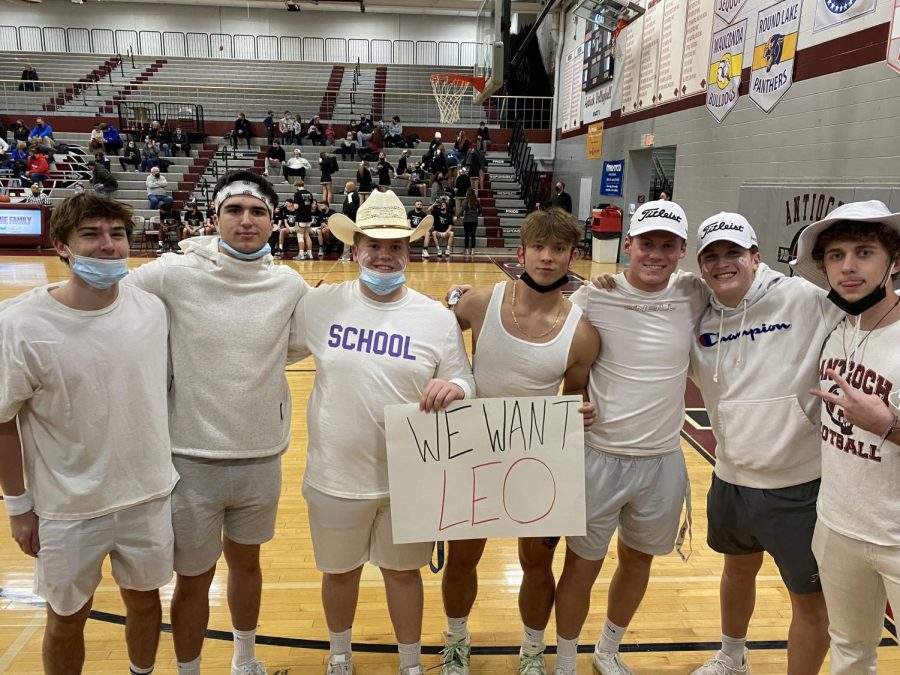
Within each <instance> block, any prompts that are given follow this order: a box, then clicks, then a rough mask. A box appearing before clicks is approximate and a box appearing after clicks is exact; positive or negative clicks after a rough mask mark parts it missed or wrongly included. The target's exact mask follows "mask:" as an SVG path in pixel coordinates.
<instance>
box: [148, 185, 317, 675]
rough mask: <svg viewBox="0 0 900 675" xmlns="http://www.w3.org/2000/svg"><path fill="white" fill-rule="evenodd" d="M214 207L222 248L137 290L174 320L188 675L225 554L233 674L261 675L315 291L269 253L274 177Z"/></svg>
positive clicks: (174, 260)
mask: <svg viewBox="0 0 900 675" xmlns="http://www.w3.org/2000/svg"><path fill="white" fill-rule="evenodd" d="M213 200H214V202H215V208H216V213H217V214H218V229H219V235H217V236H205V237H192V238H191V239H185V240H184V241H182V242H181V250H182V251H183V252H184V255H174V254H165V255H163V256H162V257H161V258H160V259H159V260H157V261H154V262H151V263H148V264H146V265H142V266H141V267H139V268H137V269H136V270H134V271H133V272H132V273H131V275H130V281H131V282H132V283H134V284H136V285H137V286H139V287H140V288H142V289H144V290H146V291H149V292H150V293H152V294H154V295H156V296H158V297H159V298H160V299H162V301H163V302H164V303H165V305H166V308H167V309H168V313H169V320H170V328H169V356H170V363H171V368H172V374H171V379H170V380H169V385H168V392H169V433H170V435H171V440H172V453H173V455H174V458H173V459H174V463H175V467H176V469H177V470H178V473H179V475H180V476H181V481H180V482H179V483H178V487H177V488H176V490H175V492H174V494H173V496H172V513H173V521H174V525H175V571H176V572H177V573H178V581H177V583H176V586H175V594H174V596H173V598H172V629H173V637H174V642H175V655H176V657H177V659H178V673H179V675H196V674H197V673H199V672H200V652H201V649H202V647H203V637H204V635H205V633H206V626H207V623H208V622H209V587H210V584H211V583H212V580H213V577H214V576H215V572H216V563H217V561H218V559H219V556H220V555H221V554H222V553H223V551H224V554H225V561H226V563H227V564H228V605H229V609H230V610H231V620H232V626H233V632H234V658H233V659H232V668H231V672H232V675H262V674H264V673H265V669H264V668H263V666H262V664H261V663H260V662H259V661H258V660H257V659H256V656H255V650H254V643H255V639H256V625H257V620H258V618H259V607H260V597H261V593H262V571H261V569H260V566H259V548H260V545H261V544H263V543H265V542H267V541H269V540H270V539H271V538H272V537H273V536H274V534H275V515H276V511H277V509H278V499H279V497H280V494H281V454H282V453H283V452H284V451H285V450H286V449H287V446H288V442H289V440H290V420H291V399H290V391H289V389H288V386H287V382H286V381H285V375H284V365H285V363H286V362H287V361H288V358H289V356H288V350H289V343H288V339H289V336H290V320H291V317H292V316H293V314H294V311H295V309H296V307H297V303H298V302H299V301H300V298H301V297H302V296H303V295H304V294H305V293H306V291H307V290H308V288H309V287H308V286H307V284H306V282H305V281H304V280H303V278H302V277H301V276H300V275H299V274H297V272H295V271H294V270H292V269H291V268H289V267H287V266H285V265H275V263H274V260H273V258H272V256H271V254H270V249H269V244H268V239H269V236H270V235H271V232H272V212H273V210H274V208H275V206H276V205H277V203H278V195H277V194H276V193H275V190H274V188H273V187H272V185H271V184H270V183H269V182H268V181H267V180H266V179H265V178H262V177H260V176H257V175H256V174H254V173H252V172H250V171H245V170H238V171H232V172H229V173H227V174H225V175H224V176H223V177H222V178H220V179H219V182H218V183H217V184H216V187H215V191H214V192H213ZM250 347H252V350H251V349H250ZM250 392H252V395H249V393H250Z"/></svg>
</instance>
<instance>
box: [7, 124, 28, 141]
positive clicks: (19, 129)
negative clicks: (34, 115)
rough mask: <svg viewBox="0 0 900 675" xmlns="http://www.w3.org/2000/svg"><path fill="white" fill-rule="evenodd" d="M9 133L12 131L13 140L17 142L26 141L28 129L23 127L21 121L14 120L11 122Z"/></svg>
mask: <svg viewBox="0 0 900 675" xmlns="http://www.w3.org/2000/svg"><path fill="white" fill-rule="evenodd" d="M10 131H12V135H13V139H14V140H15V141H16V142H18V141H26V142H27V141H28V135H29V131H28V127H26V126H25V122H23V121H22V120H16V121H15V122H13V125H12V127H10Z"/></svg>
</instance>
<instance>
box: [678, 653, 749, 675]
mask: <svg viewBox="0 0 900 675" xmlns="http://www.w3.org/2000/svg"><path fill="white" fill-rule="evenodd" d="M691 675H750V666H749V665H747V650H746V649H745V650H744V662H743V663H742V664H741V665H739V666H736V665H734V661H733V660H732V658H731V657H730V656H728V654H726V653H725V652H723V651H722V650H721V649H720V650H719V651H718V652H716V655H715V656H713V657H712V658H711V659H710V660H709V661H707V662H706V663H704V664H703V665H702V666H700V667H699V668H697V670H695V671H694V672H693V673H691Z"/></svg>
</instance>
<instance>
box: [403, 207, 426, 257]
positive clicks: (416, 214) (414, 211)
mask: <svg viewBox="0 0 900 675" xmlns="http://www.w3.org/2000/svg"><path fill="white" fill-rule="evenodd" d="M427 217H428V212H427V211H426V210H425V209H424V208H423V207H422V200H421V199H417V200H416V203H415V204H413V207H412V208H411V209H410V210H409V211H407V212H406V220H408V221H409V226H410V227H411V228H412V229H413V230H415V229H416V228H417V227H418V226H419V223H421V222H422V221H423V220H425V218H427ZM423 257H424V258H427V257H428V256H427V255H423Z"/></svg>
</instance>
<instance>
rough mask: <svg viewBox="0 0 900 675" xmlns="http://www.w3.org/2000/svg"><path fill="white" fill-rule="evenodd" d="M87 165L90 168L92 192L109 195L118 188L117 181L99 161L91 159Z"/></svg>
mask: <svg viewBox="0 0 900 675" xmlns="http://www.w3.org/2000/svg"><path fill="white" fill-rule="evenodd" d="M87 165H88V168H89V169H90V170H91V185H93V187H94V192H99V193H100V194H102V195H110V194H112V193H113V192H115V191H116V190H118V189H119V181H117V180H116V178H115V176H113V175H112V174H111V173H110V172H109V169H107V168H106V167H105V166H103V165H102V164H100V162H98V161H97V160H94V159H92V160H91V161H90V162H88V163H87Z"/></svg>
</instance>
